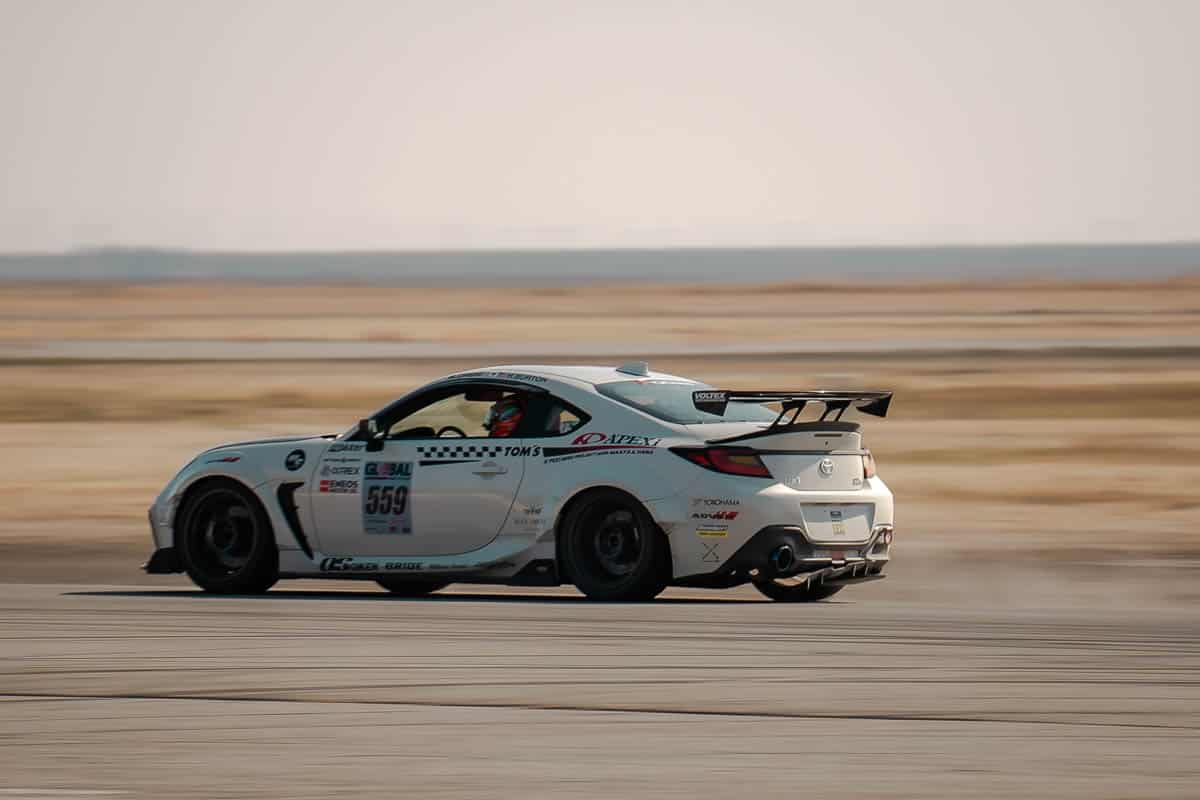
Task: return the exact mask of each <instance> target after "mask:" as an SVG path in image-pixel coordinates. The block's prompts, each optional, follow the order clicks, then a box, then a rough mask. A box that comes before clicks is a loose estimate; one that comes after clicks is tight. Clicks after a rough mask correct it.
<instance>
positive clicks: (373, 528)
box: [362, 461, 412, 534]
mask: <svg viewBox="0 0 1200 800" xmlns="http://www.w3.org/2000/svg"><path fill="white" fill-rule="evenodd" d="M411 489H412V463H410V462H396V461H368V462H367V464H366V465H365V468H364V469H363V493H362V498H363V499H362V504H363V505H362V521H363V532H364V533H371V534H411V533H412V503H410V502H409V499H410V498H409V492H410V491H411Z"/></svg>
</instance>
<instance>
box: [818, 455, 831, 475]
mask: <svg viewBox="0 0 1200 800" xmlns="http://www.w3.org/2000/svg"><path fill="white" fill-rule="evenodd" d="M818 468H819V469H820V470H821V474H822V475H823V476H825V477H826V478H828V477H829V476H830V475H832V474H833V459H832V458H822V459H821V464H820V466H819V467H818Z"/></svg>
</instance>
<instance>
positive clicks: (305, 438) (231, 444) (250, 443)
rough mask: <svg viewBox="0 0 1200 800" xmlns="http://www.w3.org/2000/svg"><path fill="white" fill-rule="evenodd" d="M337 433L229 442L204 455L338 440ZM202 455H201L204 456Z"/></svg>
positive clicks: (211, 449) (213, 448)
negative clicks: (229, 450) (231, 450)
mask: <svg viewBox="0 0 1200 800" xmlns="http://www.w3.org/2000/svg"><path fill="white" fill-rule="evenodd" d="M336 438H337V434H336V433H318V434H309V435H307V436H276V437H272V438H270V439H251V440H249V441H246V442H228V443H226V444H221V445H217V446H216V447H210V448H208V449H207V450H205V451H204V453H211V452H213V451H215V450H228V449H229V448H231V447H252V446H254V445H258V444H286V443H288V442H310V441H312V440H313V439H336ZM204 453H201V454H200V455H204Z"/></svg>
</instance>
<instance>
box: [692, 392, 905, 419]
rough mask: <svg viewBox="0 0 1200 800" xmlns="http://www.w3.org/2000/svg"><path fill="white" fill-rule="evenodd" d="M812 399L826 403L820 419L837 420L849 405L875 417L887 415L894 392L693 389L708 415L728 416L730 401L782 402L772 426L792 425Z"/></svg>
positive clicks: (696, 403) (695, 401)
mask: <svg viewBox="0 0 1200 800" xmlns="http://www.w3.org/2000/svg"><path fill="white" fill-rule="evenodd" d="M810 402H815V403H824V405H825V410H824V411H823V412H822V413H821V421H825V419H826V418H827V417H829V415H830V414H833V415H834V416H833V420H834V421H836V420H839V419H841V418H842V414H844V413H846V409H847V408H849V407H850V406H854V408H855V409H857V410H858V411H861V412H862V413H864V414H870V415H872V416H875V417H886V416H887V412H888V406H889V405H891V403H892V393H891V392H837V391H815V392H766V391H761V392H760V391H745V392H731V391H728V390H726V389H705V390H701V391H698V392H692V404H693V405H694V406H696V408H697V409H698V410H700V411H705V412H707V413H709V414H716V415H717V416H719V417H720V416H724V415H725V407H726V406H727V405H729V404H730V403H780V404H781V405H782V406H783V410H782V411H780V412H779V416H778V417H776V418H775V421H774V422H773V423H771V427H775V426H776V425H780V424H784V425H791V424H792V423H794V422H795V421H796V418H797V417H799V416H800V412H801V411H803V410H804V407H805V406H806V405H808V404H809V403H810ZM789 412H790V413H791V415H792V417H791V419H790V420H788V421H787V422H783V418H784V417H785V416H787V414H788V413H789Z"/></svg>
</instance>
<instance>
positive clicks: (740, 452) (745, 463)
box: [671, 447, 771, 478]
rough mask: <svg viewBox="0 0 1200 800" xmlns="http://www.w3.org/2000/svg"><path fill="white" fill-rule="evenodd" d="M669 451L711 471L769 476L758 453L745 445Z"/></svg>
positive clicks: (726, 473) (749, 476) (682, 448)
mask: <svg viewBox="0 0 1200 800" xmlns="http://www.w3.org/2000/svg"><path fill="white" fill-rule="evenodd" d="M671 452H672V453H674V454H675V455H677V456H679V457H681V458H686V459H687V460H688V461H690V462H692V463H693V464H695V465H696V466H698V467H704V469H710V470H712V471H713V472H720V473H723V474H725V475H744V476H746V477H747V478H770V477H771V473H770V472H769V471H768V470H767V467H766V465H764V464H763V463H762V459H760V458H759V457H758V454H757V453H755V452H754V451H753V450H750V449H748V448H745V447H672V448H671Z"/></svg>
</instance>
